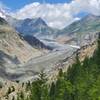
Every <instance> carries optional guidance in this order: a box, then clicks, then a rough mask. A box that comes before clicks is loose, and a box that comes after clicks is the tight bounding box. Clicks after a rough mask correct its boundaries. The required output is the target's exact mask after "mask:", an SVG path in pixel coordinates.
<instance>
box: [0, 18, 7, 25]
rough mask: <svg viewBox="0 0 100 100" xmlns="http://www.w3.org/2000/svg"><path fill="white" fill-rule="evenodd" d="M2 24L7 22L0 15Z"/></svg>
mask: <svg viewBox="0 0 100 100" xmlns="http://www.w3.org/2000/svg"><path fill="white" fill-rule="evenodd" d="M3 24H7V22H6V21H5V19H3V18H2V17H0V25H3Z"/></svg>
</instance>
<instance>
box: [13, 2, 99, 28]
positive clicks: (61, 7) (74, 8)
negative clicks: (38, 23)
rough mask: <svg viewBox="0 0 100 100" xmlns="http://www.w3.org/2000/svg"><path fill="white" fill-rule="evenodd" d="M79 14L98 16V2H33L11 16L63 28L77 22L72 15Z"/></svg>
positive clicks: (76, 18)
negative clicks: (36, 19) (41, 20)
mask: <svg viewBox="0 0 100 100" xmlns="http://www.w3.org/2000/svg"><path fill="white" fill-rule="evenodd" d="M80 12H86V13H91V14H94V15H100V0H73V1H72V2H70V3H58V4H49V3H45V4H41V3H38V2H34V3H31V4H28V5H25V6H24V7H23V8H21V9H18V10H17V11H16V12H13V13H11V15H12V16H14V17H16V18H19V19H25V18H36V17H41V18H43V19H44V20H45V21H46V22H47V24H48V25H49V26H51V27H55V28H63V27H65V26H67V25H69V24H70V23H72V22H73V21H75V20H78V19H79V18H78V17H74V15H77V14H78V13H80Z"/></svg>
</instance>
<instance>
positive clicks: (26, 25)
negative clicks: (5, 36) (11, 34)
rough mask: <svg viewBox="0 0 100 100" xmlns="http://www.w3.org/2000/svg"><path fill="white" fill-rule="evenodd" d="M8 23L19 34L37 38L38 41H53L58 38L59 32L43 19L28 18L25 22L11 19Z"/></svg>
mask: <svg viewBox="0 0 100 100" xmlns="http://www.w3.org/2000/svg"><path fill="white" fill-rule="evenodd" d="M9 19H10V18H9ZM8 21H9V23H10V24H12V26H14V27H15V29H16V30H17V31H18V32H19V33H22V34H23V35H31V36H35V37H37V38H38V39H52V38H54V37H55V36H56V33H57V31H58V30H57V29H52V28H51V27H49V26H48V25H47V24H46V23H45V21H44V20H43V19H41V18H35V19H30V18H27V19H24V20H15V19H12V20H11V19H10V20H8Z"/></svg>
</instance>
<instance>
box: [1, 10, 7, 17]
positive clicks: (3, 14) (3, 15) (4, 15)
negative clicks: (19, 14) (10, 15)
mask: <svg viewBox="0 0 100 100" xmlns="http://www.w3.org/2000/svg"><path fill="white" fill-rule="evenodd" d="M0 17H1V18H4V19H5V18H6V14H5V13H4V11H3V10H2V9H0Z"/></svg>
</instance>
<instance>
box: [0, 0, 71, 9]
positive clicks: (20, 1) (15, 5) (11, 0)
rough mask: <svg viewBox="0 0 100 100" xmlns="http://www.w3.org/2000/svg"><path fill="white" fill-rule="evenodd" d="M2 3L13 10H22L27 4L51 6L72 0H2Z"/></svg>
mask: <svg viewBox="0 0 100 100" xmlns="http://www.w3.org/2000/svg"><path fill="white" fill-rule="evenodd" d="M0 1H1V2H2V3H4V4H5V5H7V6H8V7H10V8H11V9H12V10H16V9H19V8H22V7H23V6H25V5H26V4H30V3H33V2H40V3H43V2H46V3H51V4H54V3H66V2H67V3H69V2H71V0H0Z"/></svg>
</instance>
